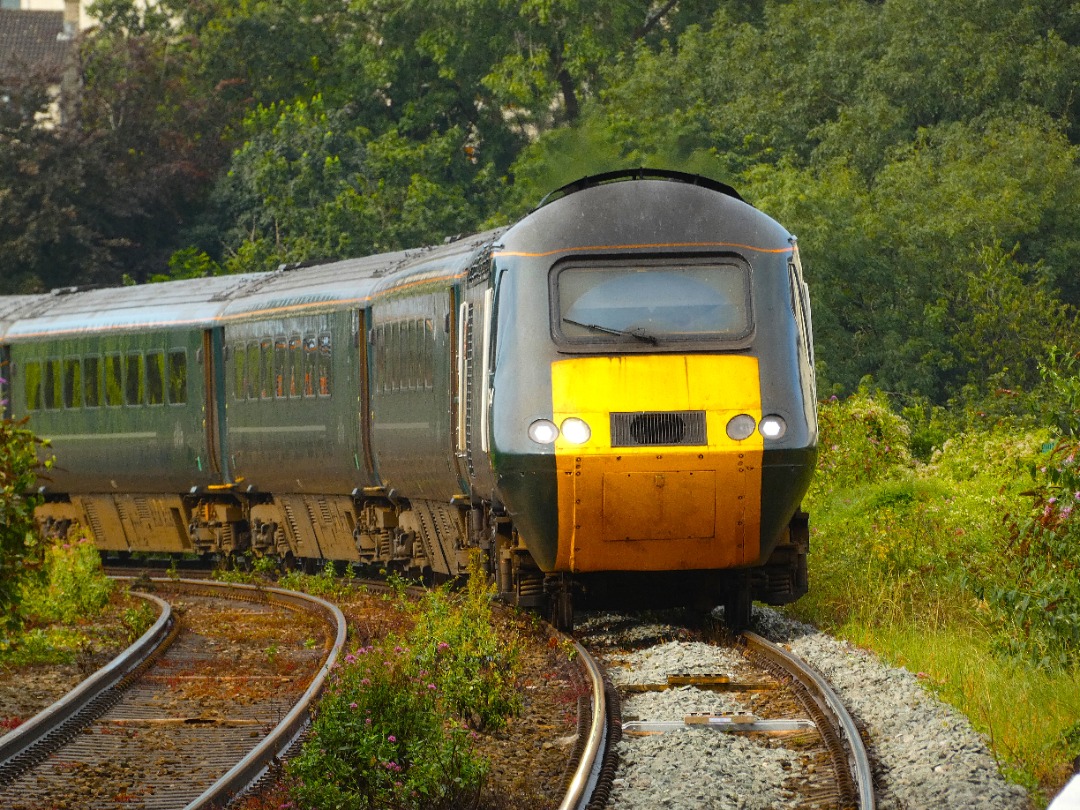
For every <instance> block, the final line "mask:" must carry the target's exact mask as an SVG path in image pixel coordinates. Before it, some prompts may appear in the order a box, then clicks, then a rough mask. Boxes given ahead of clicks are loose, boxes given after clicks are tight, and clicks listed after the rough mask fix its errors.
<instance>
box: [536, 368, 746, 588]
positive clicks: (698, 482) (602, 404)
mask: <svg viewBox="0 0 1080 810" xmlns="http://www.w3.org/2000/svg"><path fill="white" fill-rule="evenodd" d="M551 378H552V410H553V415H554V419H555V423H556V424H562V421H563V420H564V419H566V418H567V417H570V416H576V417H579V418H581V419H584V420H585V421H586V422H588V424H589V426H590V427H591V429H592V437H591V438H590V439H589V441H588V442H586V443H585V444H581V445H572V444H570V443H569V442H567V441H566V440H565V439H564V438H562V437H561V436H560V437H559V439H558V440H557V441H556V444H555V454H556V465H557V469H558V476H559V550H558V557H557V560H556V569H557V570H561V571H575V572H585V571H660V570H678V569H705V568H732V567H738V566H741V565H748V564H750V563H753V562H755V561H756V560H757V558H758V554H759V533H760V517H761V511H760V509H761V506H760V493H761V452H762V439H761V436H760V435H759V434H758V433H757V432H755V433H754V434H753V435H752V436H750V437H749V438H747V439H745V440H743V441H741V442H735V441H733V440H731V439H729V438H728V436H727V432H726V425H727V423H728V420H730V419H731V417H733V416H736V415H738V414H740V413H745V414H749V415H750V416H752V417H754V420H755V421H760V419H761V393H760V391H761V388H760V383H759V377H758V362H757V358H755V357H749V356H745V355H624V356H616V357H579V358H573V359H568V360H560V361H558V362H556V363H553V364H552V366H551ZM638 411H705V415H706V430H707V436H708V439H707V441H708V444H707V445H702V446H695V447H689V446H673V447H616V448H613V447H612V446H611V417H610V415H611V413H620V412H622V413H636V412H638Z"/></svg>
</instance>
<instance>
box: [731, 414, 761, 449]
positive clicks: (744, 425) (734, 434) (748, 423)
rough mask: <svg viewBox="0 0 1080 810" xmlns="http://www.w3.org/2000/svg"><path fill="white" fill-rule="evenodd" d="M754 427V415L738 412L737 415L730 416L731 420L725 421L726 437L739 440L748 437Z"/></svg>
mask: <svg viewBox="0 0 1080 810" xmlns="http://www.w3.org/2000/svg"><path fill="white" fill-rule="evenodd" d="M755 427H757V425H755V424H754V417H752V416H751V415H750V414H748V413H740V414H739V415H738V416H733V417H731V420H730V421H729V422H728V423H727V435H728V438H730V439H732V440H733V441H737V442H741V441H742V440H743V439H746V438H749V436H750V434H751V433H753V432H754V428H755Z"/></svg>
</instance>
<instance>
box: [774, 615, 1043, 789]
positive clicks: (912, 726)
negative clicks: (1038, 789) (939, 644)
mask: <svg viewBox="0 0 1080 810" xmlns="http://www.w3.org/2000/svg"><path fill="white" fill-rule="evenodd" d="M754 624H755V625H756V626H755V627H754V628H753V629H754V630H756V632H758V633H760V634H761V635H763V636H766V637H767V638H769V639H771V640H772V641H774V642H776V643H779V644H786V645H787V646H788V647H789V648H790V649H791V651H792V652H794V653H795V654H797V655H798V656H799V657H801V658H802V659H803V660H805V661H807V662H808V663H809V664H811V665H812V666H814V667H816V668H817V669H818V671H820V672H821V673H822V674H823V675H824V676H825V677H826V678H828V679H829V681H830V682H831V683H832V685H833V688H834V689H836V691H837V693H838V694H839V695H840V697H841V698H842V699H843V700H844V703H845V704H846V705H847V707H848V710H849V711H850V712H851V714H852V715H853V716H854V718H855V720H856V722H858V723H859V724H860V725H861V726H862V727H863V728H864V729H865V730H866V736H867V739H868V741H869V748H870V756H871V758H872V759H873V761H874V763H875V772H874V777H875V782H876V784H877V791H878V804H877V806H878V808H879V810H915V808H924V807H925V808H929V807H948V808H950V809H951V810H963V809H964V808H971V810H985V808H994V810H1013V809H1014V808H1015V810H1026V808H1029V807H1030V806H1031V804H1030V800H1029V799H1028V796H1027V792H1026V791H1025V790H1024V789H1023V788H1022V787H1020V786H1019V785H1014V784H1010V783H1009V782H1006V781H1005V779H1004V778H1003V777H1002V776H1001V774H1000V773H999V772H998V769H997V765H996V763H995V762H994V759H993V756H992V755H991V753H990V750H989V748H988V747H987V745H986V741H985V739H984V738H983V737H982V736H981V735H980V734H978V733H977V732H976V731H975V730H974V729H973V728H972V727H971V723H970V722H969V721H968V719H967V718H966V717H964V716H963V715H962V714H960V713H959V712H958V711H956V710H955V709H953V708H952V707H951V706H949V705H947V704H945V703H942V702H941V701H940V700H938V699H937V698H935V697H934V696H933V695H931V694H930V693H929V692H927V691H926V689H925V688H923V685H922V684H921V683H920V682H919V680H918V678H917V677H916V676H915V673H913V672H909V671H908V670H907V669H904V668H903V667H900V668H897V667H890V666H886V665H885V664H883V663H882V662H881V661H880V660H878V658H877V657H876V656H875V655H873V654H872V653H869V652H867V651H865V650H861V649H859V648H857V647H855V646H854V645H852V644H849V643H847V642H845V641H840V640H838V639H835V638H832V637H831V636H827V635H825V634H824V633H821V632H818V631H817V630H816V629H815V628H813V627H811V626H809V625H806V624H802V623H800V622H796V621H792V620H791V619H788V618H786V617H784V616H782V615H781V614H779V613H777V612H776V611H773V610H768V609H767V608H761V609H759V608H757V607H755V608H754Z"/></svg>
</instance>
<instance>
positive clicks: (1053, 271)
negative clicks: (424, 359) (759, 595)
mask: <svg viewBox="0 0 1080 810" xmlns="http://www.w3.org/2000/svg"><path fill="white" fill-rule="evenodd" d="M141 6H142V4H139V3H136V2H134V0H97V2H95V3H94V4H93V12H94V13H95V14H96V15H97V17H98V18H99V19H100V20H101V24H100V26H98V27H97V28H95V29H93V30H92V31H90V32H88V33H87V34H85V35H84V37H83V38H81V40H80V42H79V59H78V64H79V68H80V72H81V77H82V86H81V91H80V92H79V94H78V96H77V98H75V99H68V100H67V101H66V102H65V105H64V109H65V111H66V116H67V117H66V120H65V123H64V126H62V127H57V128H51V129H50V128H44V127H41V126H35V124H34V113H35V111H40V110H43V109H44V108H45V104H46V95H45V93H44V92H43V89H42V87H41V83H40V81H36V80H35V79H34V77H30V76H28V77H25V80H23V81H21V82H20V83H19V84H20V86H13V87H8V88H4V92H5V93H6V94H7V95H8V96H9V97H10V99H11V101H10V102H9V103H7V104H4V105H0V199H2V200H3V205H2V206H0V293H11V292H26V291H34V290H41V289H48V288H49V287H54V286H61V285H66V284H73V283H119V282H120V281H121V279H124V278H129V279H132V280H135V281H145V280H150V279H157V280H160V279H165V278H176V277H193V276H200V275H207V274H218V273H231V272H239V271H250V270H265V269H271V268H273V267H275V266H277V265H278V264H279V263H281V262H295V261H307V260H312V259H319V258H339V257H344V256H350V255H358V254H365V253H370V252H374V251H382V250H390V249H396V248H400V247H405V246H413V245H416V244H418V243H433V242H439V241H441V240H442V239H443V238H444V237H446V236H448V235H451V234H454V233H461V232H466V231H471V230H477V229H480V228H482V227H485V226H487V225H494V224H501V223H503V222H505V221H507V219H508V218H509V217H512V216H516V215H518V214H520V213H522V212H524V211H525V210H527V209H528V208H529V207H530V206H532V205H534V204H535V203H536V202H537V201H538V200H539V199H540V197H541V196H542V195H544V194H546V193H547V192H549V191H551V190H552V189H553V188H554V187H556V186H557V185H559V184H561V183H563V182H566V181H568V180H572V179H576V178H577V177H579V176H581V175H582V174H586V173H590V172H596V171H602V170H610V169H613V168H620V167H632V166H638V165H656V166H667V167H671V168H677V169H682V170H689V171H698V172H702V173H705V174H707V175H710V176H714V177H717V178H718V179H721V180H724V181H727V182H729V183H731V184H733V185H735V186H736V187H737V188H738V189H739V190H740V192H741V193H742V194H743V195H744V196H745V197H746V198H747V199H748V200H750V201H751V202H753V203H754V204H755V205H758V206H759V207H761V208H763V209H764V210H765V211H767V212H768V213H770V214H772V215H773V216H775V217H776V218H777V219H778V220H779V221H781V222H783V223H784V224H785V225H787V226H788V227H789V228H791V229H792V230H793V231H794V232H795V233H797V234H798V235H799V236H800V237H801V239H802V249H803V255H804V258H805V261H806V265H807V276H808V279H809V281H810V284H811V288H812V293H813V296H814V302H815V316H816V317H815V324H816V334H817V343H818V351H817V356H818V358H819V376H820V380H819V381H820V390H821V391H822V393H824V394H832V393H841V394H846V393H850V392H851V391H853V390H855V389H856V387H857V386H858V384H859V382H860V381H861V380H862V379H863V378H864V377H866V376H867V375H870V376H872V377H873V379H874V381H875V382H876V384H877V385H878V386H879V387H880V388H882V389H883V390H887V391H891V392H893V393H895V394H900V395H903V396H905V397H909V398H913V401H921V402H926V403H937V404H945V403H947V402H950V401H952V402H956V403H959V404H965V403H966V404H969V405H971V404H976V403H978V402H980V401H981V400H984V399H986V398H987V397H989V396H991V395H993V393H994V392H996V391H998V390H1002V389H1004V390H1008V391H1012V392H1027V391H1029V390H1031V389H1033V388H1035V387H1038V386H1039V384H1040V380H1039V378H1038V376H1037V375H1036V373H1035V369H1034V364H1033V363H1031V362H1030V358H1031V357H1033V356H1035V357H1040V356H1045V354H1046V351H1047V350H1048V349H1049V347H1050V346H1053V345H1057V346H1060V347H1062V348H1063V349H1065V350H1067V351H1075V350H1077V349H1078V348H1080V343H1078V341H1080V338H1077V334H1078V330H1077V329H1076V328H1075V318H1076V314H1075V313H1076V309H1075V308H1076V307H1077V305H1080V281H1078V278H1080V277H1078V276H1077V274H1076V273H1075V272H1073V268H1072V266H1071V257H1072V256H1074V255H1075V253H1076V250H1075V248H1076V242H1077V237H1076V235H1075V229H1074V228H1073V227H1072V223H1073V222H1075V221H1076V219H1077V217H1078V214H1080V182H1078V180H1080V177H1078V170H1077V152H1076V150H1077V145H1078V144H1080V117H1078V116H1080V98H1078V97H1077V95H1076V93H1075V92H1074V88H1075V85H1076V81H1077V78H1078V77H1080V15H1078V14H1077V12H1076V10H1075V9H1074V8H1073V6H1072V5H1071V4H1067V3H1056V2H1051V3H1048V2H1043V1H1042V0H1039V2H1036V1H1035V0H1021V2H1018V3H1004V2H1001V0H944V1H943V2H938V3H933V4H929V5H928V4H925V3H918V2H915V1H914V0H884V2H870V1H869V0H843V1H842V2H832V1H831V0H830V1H828V2H826V0H724V2H720V3H705V2H702V1H701V0H693V1H692V2H680V3H660V4H654V3H648V2H639V1H638V0H633V2H628V3H619V4H616V5H614V6H612V5H611V4H607V3H601V2H598V0H544V1H543V2H540V1H539V0H530V1H529V2H524V3H505V2H501V0H435V1H434V2H423V3H420V2H414V0H405V1H404V2H399V3H391V4H387V3H381V2H377V0H348V1H347V2H340V0H286V2H267V1H266V0H244V1H243V2H239V3H238V2H234V1H233V0H199V2H189V1H188V0H161V2H159V3H157V4H154V5H153V6H151V8H149V9H144V8H142V7H141Z"/></svg>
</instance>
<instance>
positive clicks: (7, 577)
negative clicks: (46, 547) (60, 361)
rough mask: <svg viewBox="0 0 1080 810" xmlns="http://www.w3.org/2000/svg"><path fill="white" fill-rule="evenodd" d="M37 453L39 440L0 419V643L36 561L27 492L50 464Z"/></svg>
mask: <svg viewBox="0 0 1080 810" xmlns="http://www.w3.org/2000/svg"><path fill="white" fill-rule="evenodd" d="M3 404H4V403H3V402H2V401H0V408H3ZM38 449H39V442H38V441H37V440H36V439H35V438H34V436H33V434H32V433H30V431H29V430H27V429H26V428H25V427H24V426H23V425H21V424H19V423H17V422H13V421H11V420H10V419H0V641H6V639H5V638H4V636H6V635H7V633H9V632H11V631H13V630H17V629H18V628H19V626H20V625H21V621H22V615H21V612H20V609H19V608H20V605H21V603H22V598H23V589H24V587H25V585H26V583H27V580H28V578H29V576H30V574H32V573H33V572H34V571H35V570H36V569H37V568H38V567H39V566H40V563H41V551H42V549H41V541H40V540H39V539H38V535H37V529H36V525H35V523H34V508H35V507H36V506H37V505H38V503H40V500H41V498H40V496H38V495H36V494H28V493H34V492H35V487H34V484H35V482H36V481H37V476H38V474H39V473H41V472H43V471H44V470H45V469H46V468H47V467H48V466H50V465H51V460H48V461H42V460H41V459H39V457H38Z"/></svg>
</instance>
